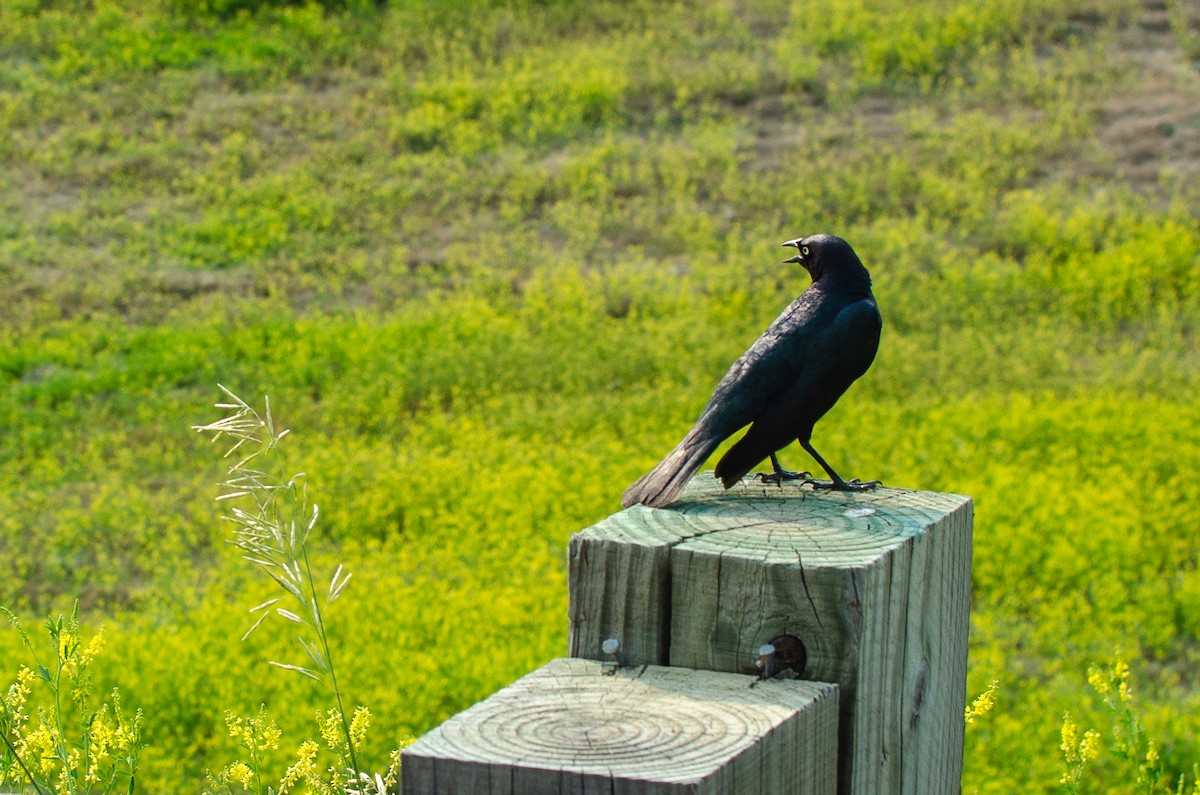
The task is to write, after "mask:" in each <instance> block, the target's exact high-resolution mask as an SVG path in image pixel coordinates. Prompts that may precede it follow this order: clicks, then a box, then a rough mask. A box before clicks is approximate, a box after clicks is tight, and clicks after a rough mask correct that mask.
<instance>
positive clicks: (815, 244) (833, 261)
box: [783, 234, 866, 282]
mask: <svg viewBox="0 0 1200 795" xmlns="http://www.w3.org/2000/svg"><path fill="white" fill-rule="evenodd" d="M783 245H785V246H791V247H792V248H794V249H796V255H795V256H793V257H788V258H787V259H785V260H784V262H785V263H790V262H798V263H800V264H801V265H803V266H804V269H805V270H806V271H808V273H809V275H810V276H812V279H813V281H814V282H815V281H817V280H818V279H820V278H821V277H822V276H823V275H825V274H826V273H829V272H836V271H847V272H854V273H857V272H859V271H861V272H862V273H866V270H865V269H864V268H863V265H862V261H861V260H859V258H858V255H857V254H855V253H854V249H852V248H850V244H849V243H847V242H846V241H845V240H842V239H841V238H840V237H838V236H837V235H827V234H819V235H810V236H809V237H798V238H796V239H795V240H789V241H787V242H786V243H784V244H783Z"/></svg>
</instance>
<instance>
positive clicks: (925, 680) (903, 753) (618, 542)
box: [569, 475, 972, 795]
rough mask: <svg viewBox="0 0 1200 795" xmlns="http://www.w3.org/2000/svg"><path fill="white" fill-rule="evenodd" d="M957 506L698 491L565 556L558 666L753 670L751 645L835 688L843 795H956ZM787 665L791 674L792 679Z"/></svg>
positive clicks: (604, 531) (961, 665) (964, 524)
mask: <svg viewBox="0 0 1200 795" xmlns="http://www.w3.org/2000/svg"><path fill="white" fill-rule="evenodd" d="M971 532H972V504H971V500H970V498H968V497H963V496H959V495H951V494H937V493H931V492H917V491H907V490H901V489H886V488H879V489H876V490H874V491H871V492H866V493H854V494H846V493H829V492H813V491H811V490H808V489H801V488H800V487H799V486H798V485H796V484H785V485H784V486H783V487H777V486H765V485H762V484H759V483H755V482H743V483H741V484H738V485H737V486H735V487H734V488H732V489H730V490H729V491H725V490H724V489H722V488H721V487H720V484H719V483H717V482H716V481H715V480H712V479H711V478H710V477H706V476H704V475H701V476H699V477H697V478H696V479H695V480H694V481H693V482H692V483H691V485H690V486H689V487H688V490H687V492H685V494H684V497H683V500H682V501H681V502H680V503H679V504H677V505H675V506H672V507H670V508H667V509H648V508H644V507H641V506H636V507H634V508H631V509H629V510H627V511H622V512H621V513H618V514H615V515H613V516H610V517H609V518H607V519H605V520H604V521H602V522H600V523H598V524H596V525H594V526H593V527H590V528H587V529H586V530H583V531H581V532H580V533H577V534H576V535H575V537H574V538H572V540H571V547H570V589H571V593H570V598H571V603H570V641H569V645H570V653H571V654H572V655H573V656H578V657H591V658H600V657H602V656H603V655H602V652H601V644H602V642H603V641H604V640H605V639H606V638H609V637H615V638H617V639H619V640H620V642H621V644H622V647H623V649H624V651H625V653H626V655H627V656H628V659H629V661H630V662H637V663H656V664H661V665H671V666H682V667H685V668H698V669H705V670H714V671H730V672H744V671H747V670H752V666H753V664H754V659H755V651H756V650H757V649H758V648H759V646H760V645H761V644H763V643H765V642H767V641H771V640H778V641H780V643H778V644H777V645H780V646H781V647H782V646H786V647H787V648H789V649H794V648H795V647H796V646H797V643H796V641H797V640H798V641H799V644H800V645H802V647H803V650H804V652H805V654H804V656H806V658H807V660H806V662H805V664H804V670H803V673H802V676H803V678H805V679H811V680H816V681H824V682H833V683H836V684H838V685H839V687H840V688H841V696H840V704H841V718H840V726H839V735H840V741H839V754H840V759H839V788H838V791H839V792H841V793H855V794H856V795H857V794H858V793H913V794H914V795H915V794H919V795H938V794H939V793H957V792H959V789H960V778H961V773H962V739H963V706H964V700H965V689H966V661H967V629H968V614H969V607H970V571H971V568H970V567H971ZM797 665H798V663H797Z"/></svg>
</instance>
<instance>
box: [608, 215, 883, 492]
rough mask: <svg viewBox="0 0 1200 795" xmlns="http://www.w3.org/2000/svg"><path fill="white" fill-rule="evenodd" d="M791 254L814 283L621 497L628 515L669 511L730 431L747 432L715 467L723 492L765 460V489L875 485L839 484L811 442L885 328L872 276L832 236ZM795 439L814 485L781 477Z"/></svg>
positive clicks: (801, 242) (803, 241)
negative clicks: (820, 472)
mask: <svg viewBox="0 0 1200 795" xmlns="http://www.w3.org/2000/svg"><path fill="white" fill-rule="evenodd" d="M783 245H785V246H794V247H795V248H796V249H797V252H798V253H797V254H796V256H794V257H791V258H790V259H787V260H785V262H789V263H790V262H798V263H800V264H801V265H803V266H804V268H805V269H806V270H807V271H808V273H809V275H810V276H811V277H812V284H811V285H809V287H808V289H806V290H805V291H804V292H803V293H801V294H800V297H798V298H797V299H796V300H795V301H793V302H792V303H791V305H790V306H789V307H788V308H787V309H785V310H784V311H783V314H781V315H780V316H779V317H778V318H776V319H775V322H774V323H772V324H771V326H770V327H769V328H768V329H767V330H766V331H765V332H764V333H763V335H762V336H761V337H759V338H758V340H757V341H756V342H755V343H754V344H753V345H751V346H750V350H748V351H746V352H745V353H743V354H742V355H741V357H740V358H739V359H738V360H737V361H736V362H734V363H733V366H732V367H730V368H729V372H727V373H726V374H725V377H724V378H722V379H721V382H720V383H719V384H717V388H716V390H715V391H714V392H713V396H712V397H711V398H709V400H708V404H707V405H706V406H705V407H704V411H703V412H701V414H700V419H699V420H697V421H696V425H695V426H694V427H693V428H692V430H691V431H689V432H688V435H687V436H685V437H684V438H683V441H681V442H680V443H679V444H678V445H677V446H676V447H675V449H674V450H672V451H671V452H670V453H668V454H667V457H666V458H664V459H663V460H662V461H661V462H660V463H659V464H658V466H656V467H654V469H652V470H650V471H649V472H648V473H646V474H645V475H644V476H643V477H642V478H641V479H640V480H638V481H637V482H636V483H634V484H633V485H632V486H630V487H629V488H628V489H626V490H625V495H624V497H623V498H622V500H621V503H622V505H624V506H626V507H628V506H630V505H635V504H637V503H642V504H643V505H647V506H650V507H658V506H662V505H667V504H669V503H671V502H673V501H674V500H675V498H676V497H678V496H679V493H680V492H681V491H682V490H683V488H684V486H686V485H687V482H688V480H689V479H691V477H692V475H693V474H694V473H695V472H696V470H698V469H699V468H700V466H701V464H703V463H704V462H705V460H707V459H708V456H709V455H710V454H711V453H712V452H713V450H715V449H716V448H717V446H718V445H720V444H721V442H723V441H725V440H726V439H728V438H729V437H730V436H732V435H733V434H734V433H735V432H736V431H737V430H738V429H740V428H742V427H744V426H746V425H749V426H750V429H749V430H748V431H746V433H745V435H744V436H742V438H741V439H739V440H738V441H737V443H735V444H734V445H733V446H732V447H731V448H729V450H728V452H726V453H725V455H724V456H722V458H721V460H720V461H719V462H718V463H717V468H716V476H717V477H718V478H720V479H721V482H722V483H723V484H724V485H725V488H729V487H730V486H732V485H733V484H734V483H737V482H738V481H739V480H741V479H742V477H744V476H745V475H746V473H748V472H749V471H750V470H751V469H753V468H754V467H755V466H756V465H758V464H759V463H760V462H761V461H763V460H764V459H766V458H768V457H769V458H770V459H771V467H772V469H773V473H772V474H770V475H761V476H760V477H762V478H763V480H765V481H769V482H775V483H779V482H782V481H783V480H796V479H802V480H804V481H805V482H806V483H810V484H812V485H813V487H814V488H820V489H836V490H839V491H862V490H866V489H871V488H874V487H875V486H877V485H879V482H878V481H871V482H869V483H861V482H859V481H857V480H852V481H845V480H842V478H840V477H839V476H838V474H837V473H836V472H834V471H833V468H832V467H830V466H829V464H827V463H826V462H825V459H823V458H821V456H820V455H819V454H818V453H817V451H816V450H814V449H813V447H812V445H811V444H810V443H809V439H810V438H811V437H812V430H813V425H814V424H815V423H816V421H817V420H819V419H820V418H821V417H822V416H823V415H824V414H825V412H827V411H829V409H830V408H832V407H833V404H834V403H836V402H837V399H838V398H839V397H841V396H842V393H844V392H845V391H846V389H847V388H849V386H850V384H852V383H853V382H854V380H855V379H856V378H858V377H859V376H861V375H862V374H863V373H865V372H866V371H867V368H868V367H870V366H871V362H872V361H873V360H874V359H875V352H876V351H877V350H878V349H879V332H880V330H881V329H882V327H883V320H882V318H880V316H879V308H878V307H877V306H876V305H875V297H874V296H873V295H872V294H871V276H870V274H868V273H867V269H866V268H865V267H863V264H862V261H861V260H860V259H859V258H858V255H857V254H855V253H854V249H852V248H851V247H850V244H849V243H847V242H846V241H845V240H842V239H841V238H840V237H835V236H834V235H825V234H821V235H813V236H812V237H805V238H797V239H795V240H789V241H788V242H786V243H784V244H783ZM793 439H795V440H797V441H799V442H800V446H801V447H803V448H804V449H805V451H807V452H808V454H809V455H811V456H812V457H813V459H815V460H816V462H817V463H818V464H820V465H821V468H822V469H824V470H825V472H826V473H828V475H829V477H830V480H829V481H816V480H812V479H811V478H810V477H809V474H808V473H807V472H788V471H786V470H784V469H783V468H782V467H781V466H780V465H779V459H778V458H777V457H776V451H778V450H780V449H781V448H783V447H786V446H787V445H788V444H790V443H791V442H792V440H793Z"/></svg>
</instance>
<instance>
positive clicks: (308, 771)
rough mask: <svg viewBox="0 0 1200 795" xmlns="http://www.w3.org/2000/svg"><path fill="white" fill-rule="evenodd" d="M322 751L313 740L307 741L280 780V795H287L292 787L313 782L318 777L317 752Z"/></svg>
mask: <svg viewBox="0 0 1200 795" xmlns="http://www.w3.org/2000/svg"><path fill="white" fill-rule="evenodd" d="M319 750H320V746H318V745H317V744H316V743H315V742H313V741H312V740H305V741H304V742H303V743H301V744H300V749H299V750H298V751H297V752H296V761H295V762H294V763H293V764H292V766H291V767H289V768H288V769H287V772H285V773H284V774H283V778H281V779H280V780H279V795H287V793H288V792H289V791H290V790H291V788H292V787H294V786H296V785H297V784H299V783H300V782H302V781H311V780H312V779H314V778H315V777H316V776H317V752H318V751H319Z"/></svg>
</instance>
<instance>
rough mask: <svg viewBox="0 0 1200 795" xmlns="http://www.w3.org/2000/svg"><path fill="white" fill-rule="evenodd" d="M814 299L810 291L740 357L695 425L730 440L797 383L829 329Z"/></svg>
mask: <svg viewBox="0 0 1200 795" xmlns="http://www.w3.org/2000/svg"><path fill="white" fill-rule="evenodd" d="M813 298H814V297H813V296H812V295H810V294H808V293H807V292H806V293H804V294H802V295H801V296H800V297H799V298H797V299H796V300H795V301H793V302H792V304H791V305H790V306H788V308H787V309H785V310H784V311H783V313H782V314H780V316H779V317H778V318H776V319H775V322H773V323H772V324H771V325H770V327H768V328H767V330H766V331H764V332H763V334H762V336H760V337H759V338H758V339H757V340H755V341H754V344H753V345H751V346H750V348H749V349H748V350H747V351H746V352H745V353H743V354H742V355H741V356H739V357H738V359H737V361H735V362H734V363H733V364H732V365H731V366H730V368H729V371H728V372H726V373H725V376H724V377H723V378H722V379H721V381H720V383H718V384H717V387H716V389H714V390H713V394H712V397H711V398H709V400H708V403H707V405H705V407H704V411H703V412H702V413H701V415H700V420H699V423H697V424H701V423H703V424H704V425H705V426H707V427H708V429H709V432H710V433H711V434H712V435H713V436H720V437H721V438H725V437H728V436H729V435H731V434H733V433H734V432H735V431H737V430H738V429H739V428H741V427H743V426H745V425H748V424H749V423H750V422H752V421H753V420H754V419H755V417H756V416H757V415H758V414H759V413H760V412H761V411H762V410H763V408H764V407H765V406H766V405H767V404H769V403H770V402H771V400H772V399H773V398H774V397H775V396H776V395H778V394H779V393H780V392H783V391H785V390H787V389H788V388H789V387H790V386H791V385H792V384H793V383H794V382H795V380H796V378H797V377H799V375H800V373H801V372H802V371H803V370H804V364H805V360H806V359H807V357H808V354H809V352H810V350H811V348H812V344H813V340H814V338H815V337H819V336H821V335H822V332H823V328H824V327H825V326H827V325H828V321H824V322H823V316H828V315H829V314H830V313H828V312H827V311H822V308H821V304H820V303H819V302H817V301H815V300H813ZM832 319H833V318H832V317H830V318H829V320H832Z"/></svg>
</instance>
